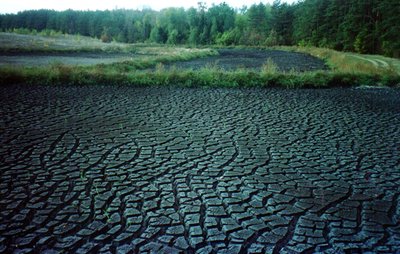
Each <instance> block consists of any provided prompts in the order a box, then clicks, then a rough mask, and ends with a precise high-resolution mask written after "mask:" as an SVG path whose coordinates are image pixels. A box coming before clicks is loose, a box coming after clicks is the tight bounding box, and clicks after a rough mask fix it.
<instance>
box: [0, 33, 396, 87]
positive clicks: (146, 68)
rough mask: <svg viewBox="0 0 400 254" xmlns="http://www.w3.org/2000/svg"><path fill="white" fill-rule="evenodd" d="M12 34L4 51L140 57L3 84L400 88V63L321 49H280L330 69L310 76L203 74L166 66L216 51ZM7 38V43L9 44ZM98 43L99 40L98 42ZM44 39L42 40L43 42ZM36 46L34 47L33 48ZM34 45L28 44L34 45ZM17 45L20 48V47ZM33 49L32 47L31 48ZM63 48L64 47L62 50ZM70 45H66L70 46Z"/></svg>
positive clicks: (23, 71)
mask: <svg viewBox="0 0 400 254" xmlns="http://www.w3.org/2000/svg"><path fill="white" fill-rule="evenodd" d="M13 36H25V35H12V36H11V38H9V37H7V34H4V33H0V42H2V43H0V45H1V46H0V51H1V50H3V51H6V50H7V49H8V50H9V48H8V47H9V46H10V45H14V47H16V49H15V50H22V51H23V50H24V49H29V50H31V49H32V50H33V51H40V50H43V46H41V44H42V43H43V41H44V42H48V41H52V40H54V41H53V44H49V46H48V48H47V50H50V51H59V50H61V51H65V50H67V51H68V50H70V51H71V52H75V51H80V50H86V49H87V50H89V51H90V50H92V51H95V50H101V51H105V50H109V51H113V52H121V51H122V52H126V51H131V52H136V53H138V54H139V55H140V57H137V58H133V60H131V61H126V62H118V63H113V64H107V65H105V64H99V65H94V66H67V65H62V64H60V63H58V64H53V65H51V66H47V67H10V66H9V67H7V66H5V67H1V68H0V77H1V78H0V84H2V85H7V84H16V83H27V84H33V85H34V84H41V85H58V84H71V85H97V84H109V85H134V86H153V85H156V86H169V85H174V86H185V87H270V86H279V87H286V88H317V87H318V88H325V87H349V86H360V85H367V86H399V84H400V75H399V74H400V61H399V60H397V59H391V58H385V57H382V56H370V55H358V54H354V53H342V52H337V51H334V50H329V49H321V48H302V47H278V48H277V49H281V50H288V51H296V52H303V53H307V54H311V55H313V56H316V57H319V58H321V59H324V60H325V61H326V62H327V64H328V65H329V66H330V68H331V70H329V71H315V72H306V73H297V72H279V71H278V68H277V66H276V65H275V64H274V63H273V62H272V61H271V60H268V59H267V60H266V63H265V64H264V66H263V67H262V68H261V71H248V70H243V69H237V70H234V71H224V70H222V69H220V68H218V67H217V66H208V67H205V68H202V69H200V70H196V71H194V70H181V69H179V70H178V69H175V68H164V64H169V63H173V62H176V61H185V60H190V59H194V58H199V57H205V56H210V55H215V54H217V52H216V51H215V50H212V49H207V48H205V49H196V48H185V47H168V46H161V45H148V44H134V45H130V44H114V45H113V44H104V43H101V42H99V41H98V40H95V39H91V38H79V39H78V38H76V37H74V36H71V37H68V36H67V35H55V36H48V37H46V36H32V35H26V36H28V37H23V38H20V39H21V40H18V42H17V43H14V44H13V43H12V39H13V38H14V39H16V38H15V37H13ZM7 40H8V42H6V41H7ZM93 40H94V41H93ZM38 41H39V42H38ZM29 43H31V44H32V45H35V46H32V45H31V44H29ZM28 44H29V45H30V46H29V45H28ZM15 45H17V46H15ZM27 45H28V46H27ZM63 45H64V46H63ZM65 45H67V46H65Z"/></svg>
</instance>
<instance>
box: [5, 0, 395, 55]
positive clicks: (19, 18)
mask: <svg viewBox="0 0 400 254" xmlns="http://www.w3.org/2000/svg"><path fill="white" fill-rule="evenodd" d="M399 13H400V1H397V0H379V1H377V0H303V1H298V2H297V3H295V4H291V5H290V4H287V3H284V2H281V1H279V0H276V1H274V2H273V4H272V5H270V4H263V3H259V4H253V5H251V6H250V7H249V8H247V7H244V8H242V9H240V10H234V9H233V8H232V7H230V6H229V5H227V4H226V3H221V4H219V5H212V6H211V7H209V8H208V7H207V6H206V5H205V4H204V3H202V2H200V3H199V5H198V7H197V8H190V9H188V10H185V9H183V8H167V9H163V10H161V11H153V10H149V9H144V10H124V9H116V10H112V11H73V10H67V11H62V12H57V11H54V10H35V11H34V10H32V11H24V12H20V13H18V14H3V15H0V30H1V31H8V32H10V31H12V32H16V33H21V34H41V35H46V36H55V35H57V34H80V35H82V36H91V37H96V38H98V39H101V40H102V41H104V42H110V41H117V42H128V43H141V42H155V43H167V44H171V45H175V44H190V45H210V44H215V43H216V44H219V45H251V46H265V45H267V46H275V45H302V46H304V45H308V46H318V47H327V48H332V49H336V50H345V51H355V52H359V53H369V54H384V55H387V56H394V57H400V33H399V32H398V31H400V15H399Z"/></svg>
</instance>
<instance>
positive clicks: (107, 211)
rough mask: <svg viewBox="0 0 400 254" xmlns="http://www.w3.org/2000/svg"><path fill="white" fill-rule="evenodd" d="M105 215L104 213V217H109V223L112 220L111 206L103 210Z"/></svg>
mask: <svg viewBox="0 0 400 254" xmlns="http://www.w3.org/2000/svg"><path fill="white" fill-rule="evenodd" d="M103 215H104V217H106V218H107V223H109V222H110V221H111V216H110V207H108V208H107V209H104V210H103Z"/></svg>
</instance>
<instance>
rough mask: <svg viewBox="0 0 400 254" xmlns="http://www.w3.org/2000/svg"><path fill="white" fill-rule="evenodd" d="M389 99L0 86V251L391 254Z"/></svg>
mask: <svg viewBox="0 0 400 254" xmlns="http://www.w3.org/2000/svg"><path fill="white" fill-rule="evenodd" d="M399 100H400V91H398V90H391V89H378V90H377V89H366V90H362V89H343V90H341V89H326V90H283V89H237V90H236V89H231V90H226V89H183V88H129V87H101V86H98V87H40V86H38V87H28V86H14V87H11V86H10V87H2V88H0V117H1V121H0V252H2V253H13V252H14V253H28V252H41V253H59V252H67V253H89V252H96V253H109V252H113V253H303V252H305V253H314V252H324V253H365V252H368V251H369V252H370V253H396V252H397V253H399V252H398V251H399V249H400V226H399V219H400V205H399V200H400V198H399V194H400V189H399V188H400V187H399V186H400V138H399V137H400V128H399V127H400V106H399V105H400V104H399V102H400V101H399Z"/></svg>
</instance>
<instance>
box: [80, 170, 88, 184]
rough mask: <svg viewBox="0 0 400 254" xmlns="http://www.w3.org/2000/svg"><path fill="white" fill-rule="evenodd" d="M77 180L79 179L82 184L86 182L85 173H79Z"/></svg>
mask: <svg viewBox="0 0 400 254" xmlns="http://www.w3.org/2000/svg"><path fill="white" fill-rule="evenodd" d="M79 178H80V179H81V181H82V182H86V180H87V177H86V173H85V171H83V170H81V171H80V174H79Z"/></svg>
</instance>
